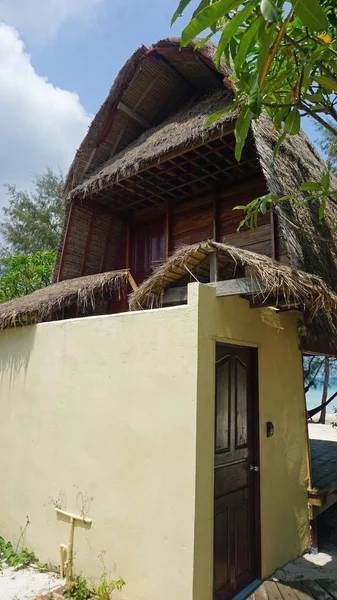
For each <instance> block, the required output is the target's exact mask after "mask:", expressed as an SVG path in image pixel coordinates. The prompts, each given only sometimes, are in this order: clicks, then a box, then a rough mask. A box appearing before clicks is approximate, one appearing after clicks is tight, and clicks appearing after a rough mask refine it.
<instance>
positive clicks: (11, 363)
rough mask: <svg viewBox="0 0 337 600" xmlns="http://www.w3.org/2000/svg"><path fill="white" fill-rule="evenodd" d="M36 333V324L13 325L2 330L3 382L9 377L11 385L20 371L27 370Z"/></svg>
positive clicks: (0, 347) (1, 357)
mask: <svg viewBox="0 0 337 600" xmlns="http://www.w3.org/2000/svg"><path fill="white" fill-rule="evenodd" d="M35 335H36V325H31V326H28V327H13V328H11V329H5V330H3V331H0V373H1V376H0V377H1V379H0V381H1V384H3V379H4V377H6V379H8V382H9V385H10V386H11V385H12V383H13V380H14V379H15V377H17V376H18V375H19V373H20V372H22V373H24V376H25V377H26V372H27V368H28V364H29V359H30V355H31V351H32V348H33V346H34V340H35Z"/></svg>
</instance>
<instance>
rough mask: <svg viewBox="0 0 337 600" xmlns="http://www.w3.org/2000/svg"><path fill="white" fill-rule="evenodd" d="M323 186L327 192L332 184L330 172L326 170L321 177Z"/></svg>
mask: <svg viewBox="0 0 337 600" xmlns="http://www.w3.org/2000/svg"><path fill="white" fill-rule="evenodd" d="M321 184H322V188H323V189H324V190H325V191H326V192H327V191H328V189H329V186H330V173H329V171H325V173H324V174H323V177H322V179H321Z"/></svg>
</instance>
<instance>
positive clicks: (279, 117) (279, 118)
mask: <svg viewBox="0 0 337 600" xmlns="http://www.w3.org/2000/svg"><path fill="white" fill-rule="evenodd" d="M288 113H289V108H288V107H286V108H280V109H279V110H278V111H277V113H276V115H275V117H274V125H275V127H276V129H278V128H279V127H280V125H281V123H282V122H283V121H284V119H285V118H286V116H287V114H288Z"/></svg>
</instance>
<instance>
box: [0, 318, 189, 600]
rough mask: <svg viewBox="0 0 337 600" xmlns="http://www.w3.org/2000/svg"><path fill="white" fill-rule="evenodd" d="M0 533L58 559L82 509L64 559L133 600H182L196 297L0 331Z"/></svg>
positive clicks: (185, 570) (186, 566)
mask: <svg viewBox="0 0 337 600" xmlns="http://www.w3.org/2000/svg"><path fill="white" fill-rule="evenodd" d="M0 369H1V376H0V386H1V387H0V455H1V461H0V480H1V494H0V535H3V536H4V537H5V538H6V539H10V540H12V541H16V540H17V539H18V537H19V534H20V527H22V526H23V525H24V524H25V520H26V515H28V516H29V519H30V522H31V524H30V525H29V527H28V529H27V534H26V540H25V542H26V544H27V546H28V547H29V548H30V549H33V550H34V551H35V552H36V554H37V555H38V556H39V558H40V559H41V560H43V561H46V560H51V561H52V562H53V563H55V564H58V560H59V552H58V548H59V544H60V543H62V542H63V543H67V542H68V537H69V524H68V523H67V522H63V521H58V520H57V518H56V514H55V510H54V508H53V505H52V504H53V503H52V501H51V498H53V499H55V500H56V499H57V498H58V496H59V495H60V494H61V495H62V494H64V495H65V497H66V507H67V509H68V510H70V511H73V512H77V513H78V512H79V511H80V508H81V504H82V502H81V498H80V497H78V496H79V492H80V493H81V494H83V496H84V497H85V499H90V498H92V501H89V506H88V512H89V516H90V517H91V518H92V519H93V524H92V527H91V529H88V530H85V529H81V528H76V532H75V567H76V570H77V571H83V573H84V574H85V575H86V576H89V577H96V578H97V577H98V576H99V575H100V573H101V571H102V565H101V562H100V560H99V555H100V553H101V552H106V555H105V565H106V568H107V570H108V571H109V572H110V574H111V575H112V576H113V577H123V578H124V579H125V581H126V583H127V585H126V588H125V591H124V592H123V593H121V594H118V597H121V598H123V597H125V598H128V599H130V600H131V599H132V600H137V599H140V600H158V598H159V597H160V598H161V599H162V600H168V599H170V600H171V598H172V597H174V598H175V599H176V600H188V598H190V599H191V598H192V584H193V543H194V506H195V492H194V490H195V443H196V441H195V440H196V420H195V412H196V398H197V395H196V381H197V312H196V309H195V307H194V306H192V307H188V306H187V307H178V308H172V309H168V310H165V311H164V310H158V311H157V310H156V311H151V312H143V313H131V314H121V315H113V316H102V317H94V318H86V319H74V320H71V321H63V322H55V323H46V324H41V325H38V326H34V327H27V328H22V329H16V330H10V331H2V332H1V333H0Z"/></svg>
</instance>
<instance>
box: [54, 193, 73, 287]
mask: <svg viewBox="0 0 337 600" xmlns="http://www.w3.org/2000/svg"><path fill="white" fill-rule="evenodd" d="M73 207H74V205H73V204H72V205H71V206H70V209H69V216H68V223H67V229H66V233H65V236H64V241H63V248H62V256H61V262H60V268H59V273H58V276H57V281H61V278H62V271H63V266H64V260H65V256H66V250H67V245H68V238H69V232H70V226H71V220H72V217H73Z"/></svg>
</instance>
